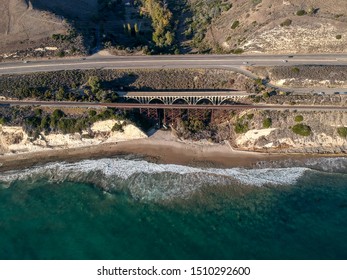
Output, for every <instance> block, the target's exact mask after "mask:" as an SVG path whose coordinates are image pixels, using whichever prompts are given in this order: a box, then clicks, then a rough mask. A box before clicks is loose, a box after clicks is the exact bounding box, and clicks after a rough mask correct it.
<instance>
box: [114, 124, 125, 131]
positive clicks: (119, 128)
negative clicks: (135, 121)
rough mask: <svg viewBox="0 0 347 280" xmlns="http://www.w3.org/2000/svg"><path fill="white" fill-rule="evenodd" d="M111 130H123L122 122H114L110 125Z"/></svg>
mask: <svg viewBox="0 0 347 280" xmlns="http://www.w3.org/2000/svg"><path fill="white" fill-rule="evenodd" d="M112 131H119V132H124V129H123V124H121V123H118V122H116V123H115V124H114V126H113V127H112Z"/></svg>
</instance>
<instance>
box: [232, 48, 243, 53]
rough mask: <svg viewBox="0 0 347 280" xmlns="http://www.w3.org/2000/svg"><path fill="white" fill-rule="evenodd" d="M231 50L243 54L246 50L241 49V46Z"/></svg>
mask: <svg viewBox="0 0 347 280" xmlns="http://www.w3.org/2000/svg"><path fill="white" fill-rule="evenodd" d="M231 52H232V53H233V54H242V53H243V52H244V50H243V49H241V48H237V49H235V50H232V51H231Z"/></svg>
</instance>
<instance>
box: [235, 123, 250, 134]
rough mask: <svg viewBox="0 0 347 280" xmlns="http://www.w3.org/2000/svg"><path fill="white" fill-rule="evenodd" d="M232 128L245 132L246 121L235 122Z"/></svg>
mask: <svg viewBox="0 0 347 280" xmlns="http://www.w3.org/2000/svg"><path fill="white" fill-rule="evenodd" d="M234 130H235V132H236V133H238V134H240V133H246V132H247V131H248V123H242V121H241V120H238V122H237V123H236V124H235V127H234Z"/></svg>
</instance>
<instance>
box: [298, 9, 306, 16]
mask: <svg viewBox="0 0 347 280" xmlns="http://www.w3.org/2000/svg"><path fill="white" fill-rule="evenodd" d="M306 14H307V13H306V11H305V10H299V11H297V12H296V15H297V16H304V15H306Z"/></svg>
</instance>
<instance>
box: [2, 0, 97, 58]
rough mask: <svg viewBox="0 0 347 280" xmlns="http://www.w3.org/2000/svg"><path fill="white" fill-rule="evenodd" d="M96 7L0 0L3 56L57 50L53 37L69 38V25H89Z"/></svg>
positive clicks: (78, 2)
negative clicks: (67, 36)
mask: <svg viewBox="0 0 347 280" xmlns="http://www.w3.org/2000/svg"><path fill="white" fill-rule="evenodd" d="M96 5H97V0H74V1H67V0H59V1H58V0H50V1H44V0H31V1H29V0H0V7H1V13H2V16H1V17H0V54H4V53H7V55H9V53H11V52H15V51H18V50H25V49H28V48H38V47H41V48H42V47H45V46H46V47H47V46H49V47H52V44H53V47H54V45H57V44H58V42H54V41H52V40H50V39H51V36H52V35H53V34H66V33H67V30H68V29H69V28H70V26H69V24H67V22H71V21H75V22H78V21H85V22H87V20H88V19H89V18H90V17H91V16H92V15H93V14H94V13H95V9H96ZM47 44H48V45H47Z"/></svg>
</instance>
